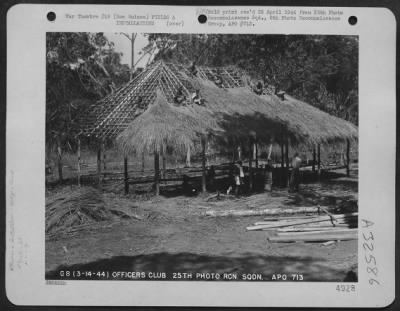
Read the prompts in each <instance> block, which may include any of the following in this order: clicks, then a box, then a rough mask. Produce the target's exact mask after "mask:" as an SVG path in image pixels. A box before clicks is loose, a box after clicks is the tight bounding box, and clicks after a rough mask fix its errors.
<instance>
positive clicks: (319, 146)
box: [317, 144, 321, 177]
mask: <svg viewBox="0 0 400 311" xmlns="http://www.w3.org/2000/svg"><path fill="white" fill-rule="evenodd" d="M317 157H318V177H320V176H321V144H318V149H317Z"/></svg>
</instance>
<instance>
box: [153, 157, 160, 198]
mask: <svg viewBox="0 0 400 311" xmlns="http://www.w3.org/2000/svg"><path fill="white" fill-rule="evenodd" d="M154 186H155V190H156V195H157V196H158V195H160V156H159V154H158V151H154Z"/></svg>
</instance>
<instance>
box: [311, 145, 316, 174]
mask: <svg viewBox="0 0 400 311" xmlns="http://www.w3.org/2000/svg"><path fill="white" fill-rule="evenodd" d="M312 155H313V162H312V171H313V173H315V160H316V155H315V145H313V153H312Z"/></svg>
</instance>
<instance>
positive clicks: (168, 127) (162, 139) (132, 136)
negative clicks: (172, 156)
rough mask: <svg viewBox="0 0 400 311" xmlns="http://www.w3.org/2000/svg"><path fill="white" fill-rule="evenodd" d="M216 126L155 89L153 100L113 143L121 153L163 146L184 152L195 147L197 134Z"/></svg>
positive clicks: (159, 149)
mask: <svg viewBox="0 0 400 311" xmlns="http://www.w3.org/2000/svg"><path fill="white" fill-rule="evenodd" d="M212 126H214V127H212ZM216 129H217V127H216V126H215V124H213V123H212V122H210V121H207V120H205V121H202V119H201V118H199V117H198V116H197V113H196V112H195V111H194V110H192V109H191V108H190V107H176V106H173V105H172V104H170V103H168V102H167V100H166V98H165V96H164V94H163V93H162V92H161V91H160V90H159V89H157V91H156V99H155V101H154V103H152V104H150V106H149V107H148V109H147V110H146V111H145V112H143V113H142V114H141V115H140V116H138V117H137V118H136V119H135V120H134V121H133V122H132V123H131V124H130V125H129V126H128V128H127V129H126V130H125V131H123V132H122V133H121V134H120V135H118V137H117V143H118V145H119V146H120V147H121V148H122V150H123V151H124V152H125V153H129V152H136V153H138V154H141V153H142V152H148V153H153V152H155V151H156V152H161V151H164V152H165V151H166V150H167V148H169V149H172V150H173V151H178V152H182V151H183V152H185V151H186V150H187V149H188V148H194V147H195V143H196V142H197V141H199V140H200V136H201V135H206V134H207V133H208V132H209V131H211V130H216Z"/></svg>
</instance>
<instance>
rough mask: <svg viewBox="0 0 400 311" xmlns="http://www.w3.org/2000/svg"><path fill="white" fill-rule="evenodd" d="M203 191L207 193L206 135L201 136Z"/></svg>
mask: <svg viewBox="0 0 400 311" xmlns="http://www.w3.org/2000/svg"><path fill="white" fill-rule="evenodd" d="M201 170H202V175H201V191H202V192H203V193H206V191H207V189H206V139H205V137H202V138H201Z"/></svg>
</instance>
